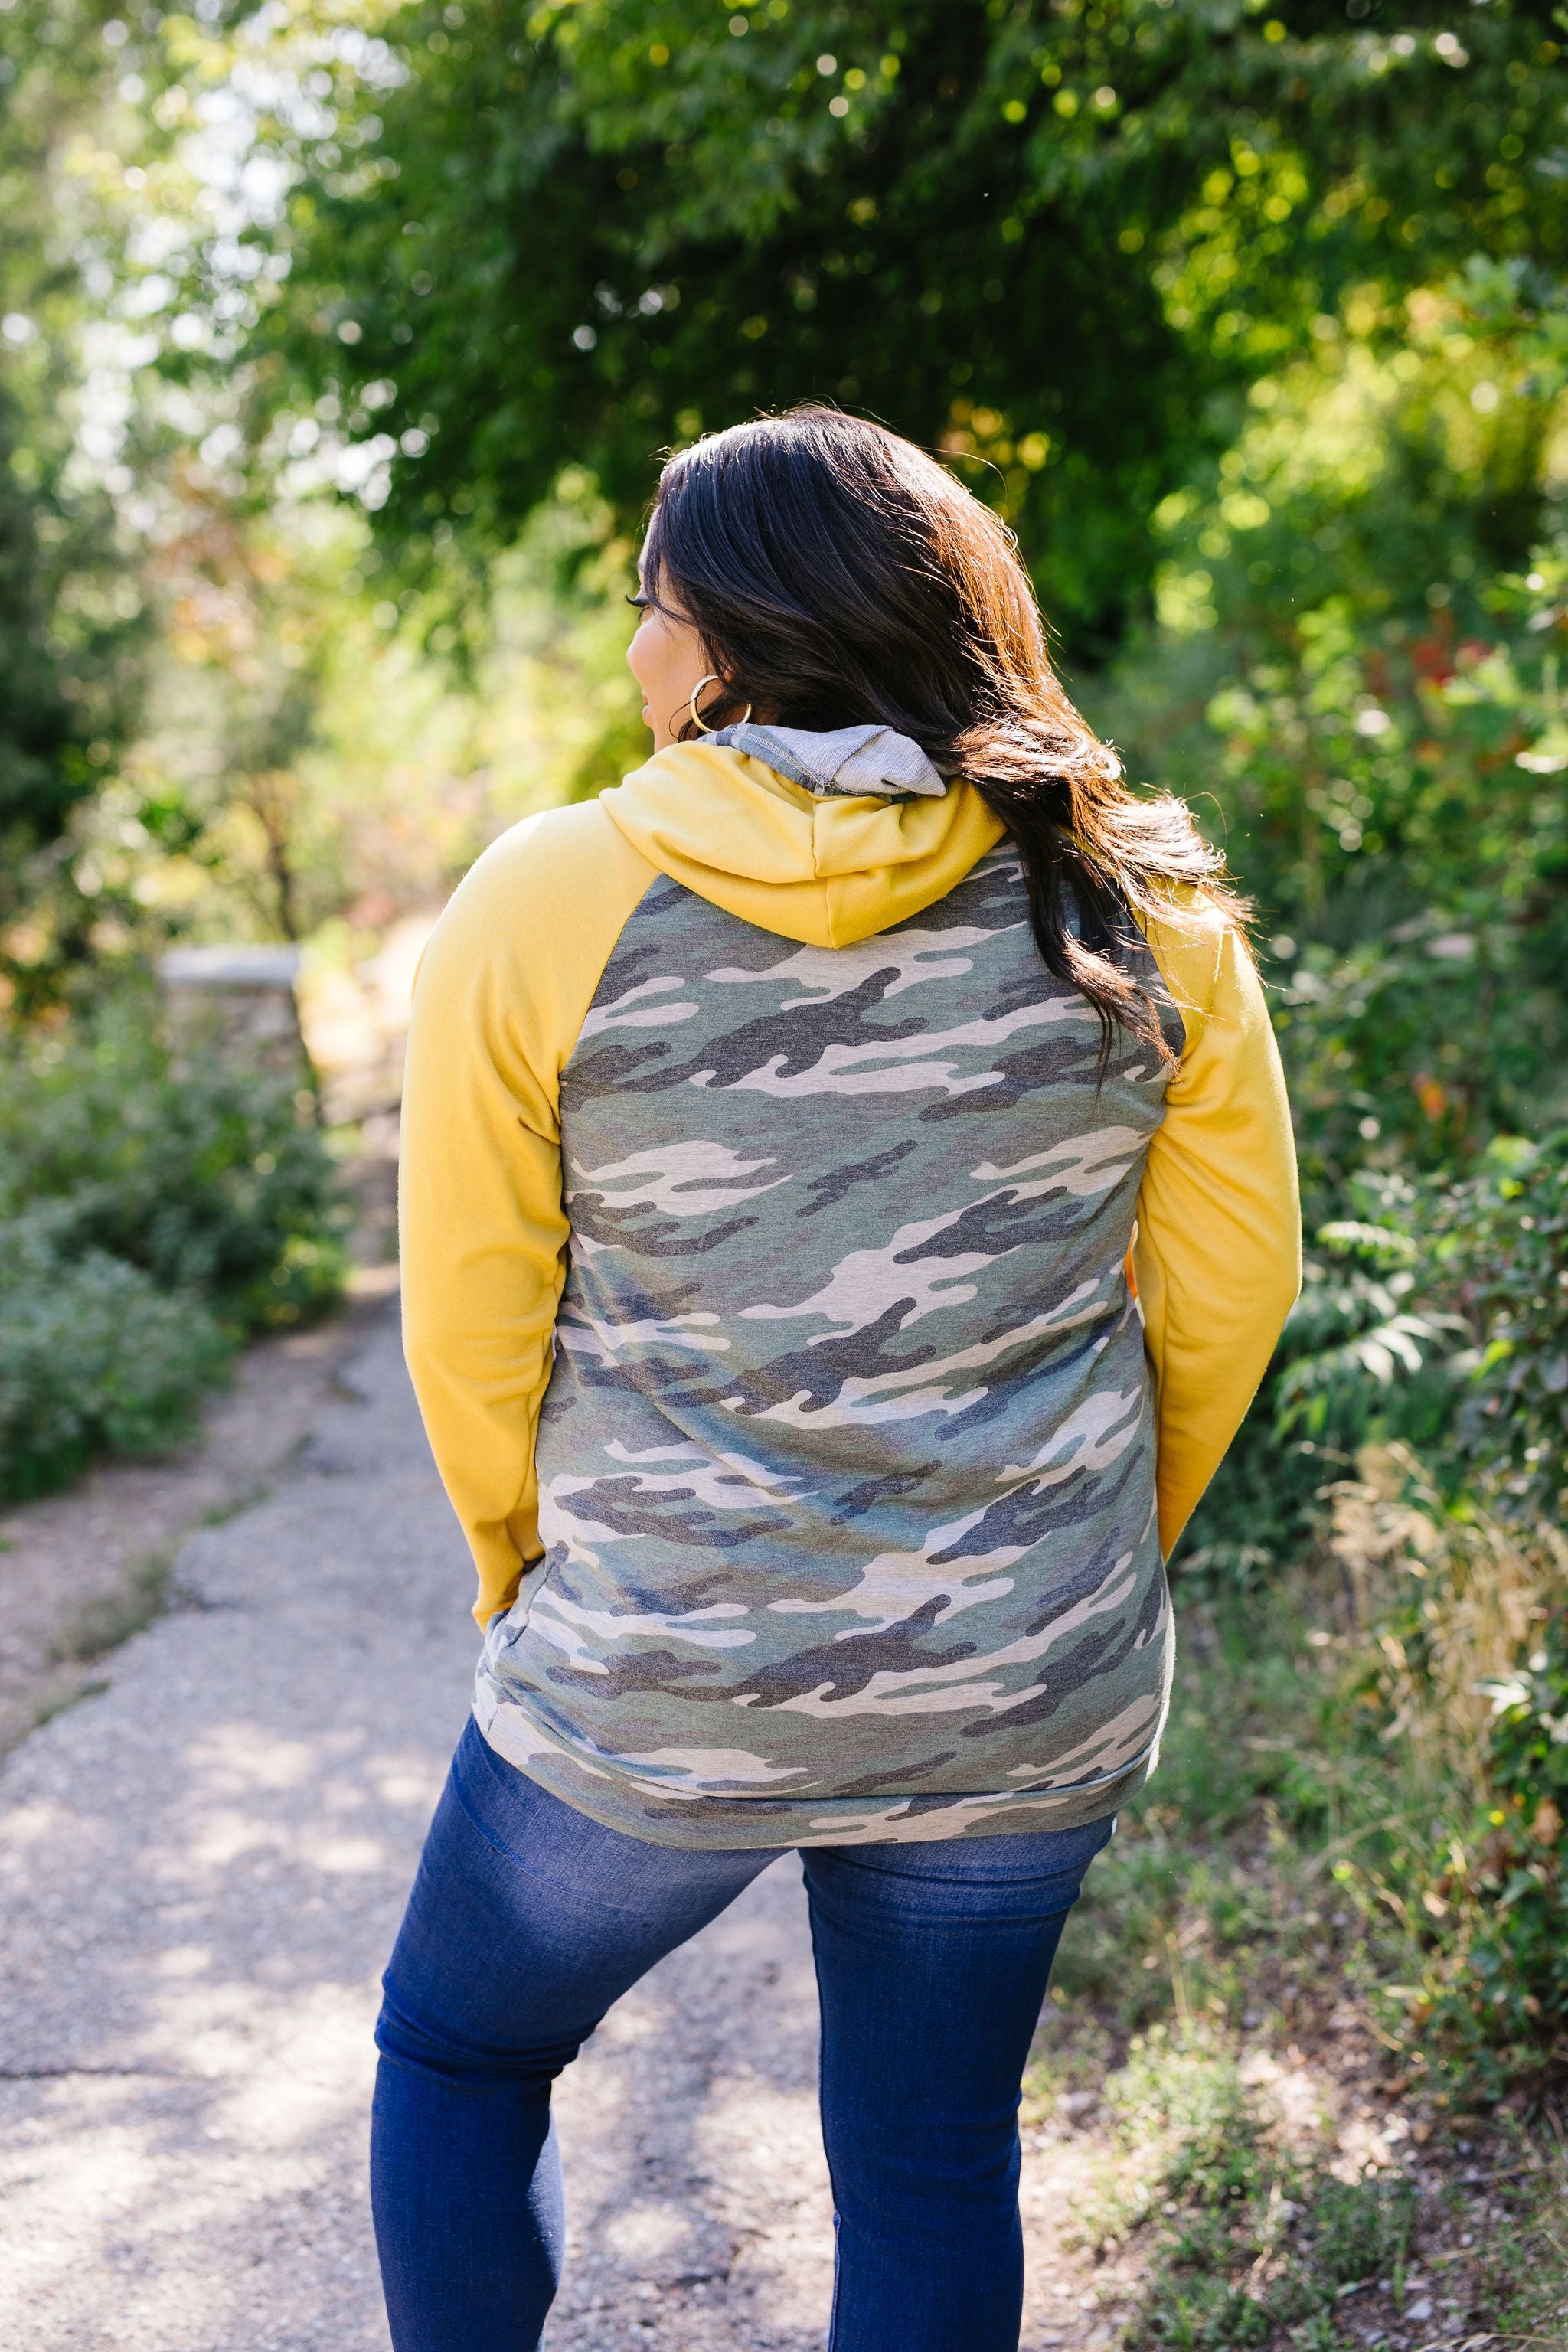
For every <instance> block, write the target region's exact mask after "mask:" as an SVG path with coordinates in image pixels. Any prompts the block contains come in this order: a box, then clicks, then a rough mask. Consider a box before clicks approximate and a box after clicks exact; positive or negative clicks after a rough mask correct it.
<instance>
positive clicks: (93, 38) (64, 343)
mask: <svg viewBox="0 0 1568 2352" xmlns="http://www.w3.org/2000/svg"><path fill="white" fill-rule="evenodd" d="M109 16H110V9H109V8H108V7H107V6H106V5H100V0H26V5H20V6H15V5H14V6H12V7H10V8H9V9H7V10H5V12H3V13H0V215H3V216H4V218H5V240H4V244H3V245H0V1008H3V1006H4V1004H5V1003H6V1002H7V1001H9V1000H10V999H11V998H12V997H13V996H15V995H17V994H19V995H20V997H21V1001H22V1003H23V1005H24V1007H26V1005H27V1004H28V1003H31V1002H33V1001H34V1000H35V999H36V998H38V997H40V996H43V995H47V993H48V992H50V990H51V988H52V987H53V985H54V984H55V982H56V981H57V979H58V974H59V973H60V971H62V970H63V969H64V968H65V967H67V966H68V965H69V964H71V963H72V962H73V961H79V960H80V959H81V957H82V956H83V955H84V953H86V952H87V951H89V949H90V943H91V942H90V933H91V928H92V917H93V909H92V908H91V907H90V905H89V904H88V903H87V902H86V901H84V900H83V899H82V898H81V897H80V895H79V893H78V892H77V891H76V890H75V889H74V887H73V886H72V877H71V874H70V869H69V864H68V859H65V858H62V857H61V856H59V854H58V851H59V844H60V839H61V835H62V834H63V832H64V830H65V828H66V826H67V824H68V820H69V817H70V814H71V812H72V810H73V809H74V808H76V807H77V806H78V805H79V803H82V802H83V801H85V800H86V799H87V798H88V797H89V795H90V793H92V792H93V791H94V790H95V788H96V787H97V785H98V783H99V782H100V780H101V778H102V776H103V774H104V772H105V771H106V770H107V769H108V768H109V766H110V761H111V760H112V757H113V753H114V751H115V749H116V747H117V746H118V745H119V743H121V741H122V740H124V737H125V735H126V733H127V732H128V731H129V728H130V725H131V723H132V719H133V715H134V682H135V653H136V649H137V639H138V635H139V630H138V623H139V617H140V614H141V608H142V595H141V592H140V587H139V583H138V582H137V580H136V578H135V576H134V570H133V567H132V564H131V563H130V562H129V560H128V554H127V551H126V548H125V546H124V545H123V543H122V541H121V536H120V533H119V530H118V527H117V522H116V517H115V513H114V508H113V502H112V499H111V498H110V495H109V494H108V492H107V490H106V488H105V485H104V483H103V481H102V480H101V478H95V477H94V475H93V474H92V473H91V472H90V471H89V470H86V469H84V468H83V467H82V465H81V464H80V462H79V447H78V446H77V435H76V431H75V425H76V421H77V420H76V416H75V413H74V407H73V399H74V395H75V394H77V393H78V391H79V382H80V378H81V375H82V373H84V370H83V364H82V353H81V350H80V338H81V333H82V330H83V326H84V322H85V314H86V311H87V309H88V301H87V297H86V294H85V289H84V287H83V284H82V280H81V276H80V272H79V261H80V258H81V251H80V247H81V244H82V243H83V242H85V232H84V226H83V222H82V220H81V217H80V213H81V207H80V205H79V204H78V202H77V201H76V194H75V189H74V186H73V182H72V177H71V174H70V173H69V171H68V168H67V163H66V153H67V150H68V143H69V142H70V140H71V138H72V137H73V136H74V135H75V134H76V133H77V132H78V131H79V130H80V129H81V126H82V124H83V122H84V121H85V120H87V119H88V118H89V116H90V114H91V112H92V110H93V109H94V107H95V105H96V104H97V103H98V101H99V99H100V90H101V87H102V84H103V81H104V79H105V77H106V74H107V69H108V65H109V61H110V52H109V51H108V50H106V49H105V48H104V47H102V46H101V44H100V32H101V28H102V26H103V25H104V23H105V21H106V19H107V18H108V17H109ZM73 247H74V248H75V249H74V250H73Z"/></svg>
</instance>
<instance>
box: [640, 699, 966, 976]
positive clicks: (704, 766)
mask: <svg viewBox="0 0 1568 2352" xmlns="http://www.w3.org/2000/svg"><path fill="white" fill-rule="evenodd" d="M599 805H600V807H601V808H602V809H603V810H604V812H605V815H606V816H607V817H609V818H610V819H611V820H612V822H613V823H614V824H615V827H616V831H617V833H620V834H622V835H625V837H626V840H627V841H629V842H630V843H631V845H632V846H633V847H634V848H635V849H637V850H640V851H641V853H642V855H643V856H645V857H646V858H647V861H648V863H649V865H651V866H658V870H659V872H660V873H661V874H668V876H669V877H670V878H671V879H672V880H673V881H676V882H680V883H683V884H684V885H685V887H687V889H689V890H694V891H695V892H696V894H697V896H698V897H699V898H706V899H708V900H709V901H710V904H711V905H713V906H715V907H722V908H723V909H724V911H725V913H726V914H729V915H738V916H739V917H740V918H741V919H742V922H747V923H755V924H756V925H757V927H758V928H759V929H762V930H764V931H775V932H777V933H778V934H779V936H780V937H781V938H784V939H786V940H801V941H802V942H803V943H804V944H805V945H806V946H808V947H816V948H843V947H851V946H853V944H854V943H855V941H856V940H866V939H869V938H870V937H871V935H872V933H873V932H876V931H885V930H887V929H889V927H890V926H891V925H892V924H894V923H901V922H904V921H906V920H907V919H908V918H909V917H910V916H911V915H918V914H919V913H920V912H921V909H922V908H926V907H930V906H932V905H934V904H935V902H936V900H937V899H938V898H945V896H946V894H947V893H948V891H950V890H951V889H952V888H953V887H955V886H956V885H957V884H958V883H960V882H962V881H963V877H964V876H965V875H966V874H967V873H968V872H969V870H970V868H971V866H974V865H975V864H977V863H978V861H979V860H980V859H981V858H982V857H984V855H985V853H986V851H987V850H988V849H994V847H995V845H996V844H997V842H998V841H1000V840H1001V838H1002V834H1003V827H1002V826H1001V824H998V822H997V820H996V818H995V817H994V815H993V814H992V813H991V811H990V810H989V809H988V808H987V807H986V805H985V803H984V801H983V800H982V799H981V797H980V794H979V793H977V792H976V791H975V789H974V787H973V784H971V783H969V782H966V781H965V780H964V779H963V777H959V778H958V779H956V780H955V782H952V784H950V785H949V786H948V789H947V791H946V792H945V793H942V797H941V799H940V800H939V799H936V798H934V797H932V798H928V799H918V800H898V801H888V800H882V799H879V798H878V797H876V796H874V795H872V794H866V795H863V796H857V797H856V798H854V799H848V798H837V797H834V796H831V795H829V796H827V797H826V798H821V799H819V798H817V797H816V795H814V794H813V793H808V792H807V791H806V790H805V787H804V786H803V785H800V784H793V783H791V782H789V781H788V780H787V779H786V778H785V777H784V776H780V775H775V774H774V772H773V769H771V768H768V767H764V766H763V762H762V761H760V760H753V759H751V758H748V756H747V755H746V753H745V752H743V751H734V750H732V749H731V747H730V746H729V745H728V744H722V743H675V744H672V745H671V746H670V748H669V749H668V751H658V752H656V753H655V754H654V757H653V758H652V759H651V760H649V761H647V764H646V765H645V766H643V767H641V768H636V769H634V770H633V772H632V773H631V774H630V775H629V776H628V777H627V778H626V781H625V782H624V783H621V784H617V785H616V787H615V788H614V790H612V791H610V792H607V793H601V795H600V798H599Z"/></svg>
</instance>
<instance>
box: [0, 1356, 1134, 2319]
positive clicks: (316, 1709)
mask: <svg viewBox="0 0 1568 2352" xmlns="http://www.w3.org/2000/svg"><path fill="white" fill-rule="evenodd" d="M345 1389H346V1393H345V1396H344V1401H343V1402H341V1403H339V1404H335V1405H334V1406H333V1407H332V1408H331V1410H330V1412H327V1413H326V1414H325V1415H324V1416H323V1418H322V1421H321V1424H320V1426H319V1427H318V1429H317V1431H316V1433H315V1434H314V1436H313V1437H312V1439H311V1441H310V1445H309V1447H308V1448H307V1450H306V1452H305V1453H304V1454H303V1455H302V1456H301V1457H300V1462H299V1465H298V1467H297V1469H296V1470H295V1471H294V1472H293V1473H291V1474H290V1475H289V1478H288V1479H287V1481H286V1482H285V1483H284V1484H283V1485H282V1486H280V1487H279V1490H278V1492H277V1493H276V1494H275V1496H273V1498H272V1499H271V1500H270V1501H269V1502H268V1503H267V1504H265V1505H264V1506H262V1507H259V1508H258V1509H256V1510H253V1511H251V1512H249V1513H247V1515H246V1516H245V1517H241V1518H237V1519H235V1520H232V1521H230V1522H229V1523H228V1524H227V1525H226V1526H223V1527H219V1528H209V1529H207V1530H205V1531H204V1532H203V1533H202V1534H201V1535H199V1536H197V1537H196V1538H195V1539H194V1540H193V1541H192V1542H191V1543H189V1544H188V1545H187V1546H186V1547H185V1549H184V1552H183V1553H182V1554H181V1557H180V1561H179V1568H178V1582H179V1586H180V1588H181V1590H182V1591H183V1592H184V1594H185V1595H186V1596H187V1601H186V1605H184V1606H182V1607H180V1608H179V1609H177V1610H176V1612H174V1613H173V1614H171V1615H170V1616H167V1617H165V1618H163V1620H162V1621H160V1622H158V1623H156V1624H154V1625H153V1627H152V1628H151V1629H150V1630H149V1631H148V1632H147V1633H143V1634H142V1635H140V1636H139V1637H138V1638H137V1639H136V1640H135V1641H133V1642H132V1643H130V1644H129V1645H128V1646H127V1647H126V1648H125V1649H124V1650H122V1651H121V1652H120V1653H119V1654H117V1656H116V1657H115V1658H114V1659H113V1660H112V1661H111V1662H110V1667H109V1668H108V1670H107V1671H108V1673H109V1675H110V1687H109V1689H108V1690H107V1691H106V1692H104V1693H103V1694H102V1695H101V1696H96V1697H92V1698H89V1699H88V1700H86V1701H85V1702H84V1703H83V1704H81V1705H80V1706H77V1707H76V1708H74V1709H72V1710H71V1711H69V1712H68V1713H67V1714H65V1715H63V1716H61V1717H58V1718H57V1719H56V1720H55V1721H54V1722H53V1723H51V1724H49V1725H48V1726H47V1727H45V1728H44V1729H43V1730H42V1731H40V1732H37V1733H36V1734H35V1735H34V1736H33V1738H31V1739H29V1740H27V1741H26V1742H25V1743H24V1745H23V1746H22V1747H21V1748H19V1749H18V1750H17V1751H16V1754H15V1755H14V1757H13V1758H12V1759H11V1761H10V1763H9V1765H8V1767H7V1768H6V1769H5V1774H4V1776H3V1777H0V2210H3V2211H4V2214H5V2222H4V2227H3V2231H0V2343H3V2344H5V2346H6V2347H10V2346H11V2345H13V2344H14V2345H16V2346H18V2347H21V2346H26V2347H27V2352H87V2347H100V2346H104V2347H107V2346H111V2345H126V2346H130V2347H135V2348H136V2352H384V2347H385V2345H386V2334H385V2327H384V2321H383V2318H382V2315H381V2309H380V2298H379V2294H378V2291H377V2287H376V2283H375V2267H374V2253H373V2250H372V2246H371V2240H370V2231H369V2221H368V2214H367V2210H366V2201H365V2192H364V2150H365V2138H366V2121H365V2119H366V2110H367V2105H368V2100H369V2092H370V2083H371V2074H372V2066H373V2053H372V2050H371V2043H370V2027H371V2022H372V2020H373V2018H374V2003H375V1982H376V1977H377V1974H378V1971H379V1969H380V1967H381V1964H382V1961H383V1960H384V1957H385V1953H386V1950H387V1948H388V1946H389V1944H390V1941H391V1937H392V1935H393V1932H394V1930H395V1926H396V1923H397V1918H398V1916H399V1913H400V1910H401V1906H402V1902H403V1897H404V1894H405V1889H406V1886H407V1884H408V1881H409V1878H410V1876H411V1875H412V1872H413V1867H414V1862H415V1858H416V1853H417V1851H418V1846H419V1841H420V1838H421V1836H422V1834H423V1832H424V1828H425V1823H426V1820H427V1818H428V1815H429V1811H430V1808H431V1805H432V1804H433V1802H434V1800H435V1797H436V1794H437V1790H438V1788H439V1785H440V1781H441V1777H442V1774H443V1772H444V1769H445V1766H446V1760H447V1755H448V1753H449V1750H450V1748H451V1746H452V1743H453V1741H454V1739H455V1738H456V1735H457V1733H458V1729H459V1728H460V1726H461V1723H462V1718H463V1711H464V1706H465V1704H466V1699H467V1693H468V1677H469V1672H470V1668H471V1663H472V1652H473V1633H472V1626H471V1622H470V1621H469V1619H468V1616H467V1614H466V1602H467V1599H468V1586H469V1572H468V1565H467V1562H466V1559H465V1558H464V1556H463V1554H462V1550H461V1546H460V1544H459V1542H458V1537H457V1534H456V1530H455V1528H454V1527H453V1524H452V1521H451V1517H450V1514H449V1512H448V1510H447V1505H446V1502H445V1500H444V1498H443V1496H442V1495H441V1492H440V1489H439V1486H438V1485H437V1480H436V1476H435V1473H434V1471H433V1469H432V1468H431V1466H430V1463H429V1460H428V1456H427V1454H426V1450H425V1446H424V1442H423V1439H422V1438H421V1436H420V1433H419V1430H418V1425H417V1421H416V1416H415V1413H414V1409H413V1403H412V1400H411V1398H410V1396H409V1394H408V1391H407V1387H406V1383H405V1379H404V1375H403V1370H402V1365H401V1362H400V1360H399V1357H398V1353H397V1346H396V1334H395V1325H394V1323H393V1321H392V1319H391V1318H390V1316H388V1317H387V1318H384V1320H383V1321H382V1322H381V1323H380V1324H379V1325H377V1326H376V1327H375V1328H374V1329H373V1332H372V1335H371V1337H370V1339H369V1340H368V1342H367V1344H366V1345H365V1347H364V1348H363V1350H362V1352H361V1353H360V1355H359V1356H358V1357H356V1358H355V1359H354V1360H353V1362H352V1363H351V1364H350V1365H349V1367H348V1369H347V1377H346V1382H345ZM815 2076H816V2000H815V1991H814V1988H813V1983H812V1977H811V1963H810V1952H809V1946H808V1941H807V1937H806V1932H805V1906H804V1897H803V1895H802V1891H801V1885H800V1874H799V1868H798V1864H796V1863H795V1860H794V1859H793V1858H785V1859H784V1860H782V1861H781V1862H779V1863H778V1864H776V1865H775V1866H774V1867H773V1869H771V1870H769V1871H768V1872H767V1873H766V1874H764V1875H763V1878H762V1879H760V1880H759V1881H758V1882H757V1883H756V1884H755V1885H753V1886H752V1888H751V1889H750V1890H749V1892H748V1893H747V1895H745V1896H743V1897H742V1900H741V1901H740V1902H739V1903H737V1904H736V1905H735V1906H733V1908H732V1909H731V1911H730V1912H729V1913H728V1914H726V1916H724V1917H723V1918H722V1919H721V1920H719V1921H717V1922H716V1923H715V1924H714V1926H713V1927H710V1928H709V1929H708V1930H707V1931H706V1932H705V1934H703V1935H702V1936H701V1937H698V1938H697V1940H696V1941H695V1942H694V1943H692V1944H691V1945H689V1947H688V1948H686V1949H685V1950H684V1951H682V1952H679V1953H677V1954H675V1955H674V1956H673V1957H672V1958H670V1959H669V1960H668V1961H666V1962H665V1963H664V1965H663V1966H662V1967H661V1968H659V1969H657V1970H655V1971H654V1973H653V1974H652V1975H651V1976H650V1977H648V1978H647V1979H646V1980H645V1981H644V1983H643V1984H642V1985H640V1986H638V1987H637V1989H636V1990H635V1991H634V1992H633V1993H632V1994H631V1995H629V1996H628V1998H627V1999H626V2000H625V2001H624V2002H622V2004H621V2005H620V2007H619V2008H618V2009H617V2010H616V2011H614V2012H613V2013H612V2015H611V2017H610V2018H609V2019H608V2020H607V2021H606V2023H605V2027H604V2028H603V2029H602V2031H601V2032H600V2033H599V2035H598V2036H597V2037H596V2039H595V2042H593V2043H592V2044H591V2045H590V2046H589V2049H588V2051H587V2052H586V2053H584V2058H583V2060H582V2061H581V2062H580V2063H579V2064H578V2065H577V2066H576V2067H575V2068H574V2070H572V2072H571V2074H569V2075H568V2077H567V2078H566V2081H565V2083H564V2084H563V2088H562V2091H561V2094H560V2098H559V2113H560V2116H561V2126H562V2136H563V2143H564V2146H565V2151H566V2159H567V2165H568V2172H569V2180H570V2186H571V2196H572V2225H573V2226H572V2248H571V2256H570V2262H569V2265H568V2271H567V2275H566V2281H565V2284H564V2287H563V2294H562V2297H561V2301H560V2304H559V2305H558V2306H557V2311H556V2315H555V2317H554V2319H553V2321H552V2327H551V2331H550V2344H551V2347H552V2352H605V2347H611V2346H620V2345H634V2346H649V2347H662V2352H753V2347H781V2352H813V2348H814V2347H818V2346H820V2344H821V2342H822V2336H823V2326H824V2320H825V2316H826V2305H827V2297H828V2292H829V2286H830V2281H831V2272H832V2232H831V2214H830V2207H829V2202H828V2197H827V2189H826V2170H825V2167H824V2164H823V2158H822V2149H821V2142H820V2138H819V2136H818V2131H817V2123H816V2096H815ZM1064 2161H1065V2158H1064V2151H1063V2150H1062V2149H1061V2148H1060V2147H1055V2148H1053V2149H1051V2150H1050V2151H1048V2154H1047V2155H1043V2156H1042V2158H1040V2160H1039V2164H1038V2166H1037V2167H1036V2168H1035V2169H1034V2170H1032V2171H1031V2172H1030V2174H1029V2176H1028V2178H1027V2180H1026V2220H1027V2224H1028V2230H1029V2237H1030V2247H1031V2262H1032V2267H1033V2271H1034V2273H1035V2287H1034V2291H1033V2294H1032V2304H1031V2317H1030V2321H1029V2324H1028V2326H1027V2327H1026V2334H1025V2344H1026V2347H1031V2352H1033V2347H1044V2346H1047V2345H1049V2344H1053V2343H1060V2344H1072V2345H1078V2344H1079V2343H1086V2344H1087V2343H1089V2342H1092V2341H1094V2340H1095V2338H1096V2335H1097V2333H1100V2332H1102V2331H1097V2329H1096V2324H1095V2319H1094V2315H1093V2314H1092V2313H1091V2312H1090V2311H1089V2309H1088V2308H1086V2307H1083V2306H1082V2305H1081V2302H1080V2298H1081V2291H1082V2289H1083V2286H1084V2281H1083V2278H1082V2276H1081V2275H1077V2276H1075V2275H1072V2274H1070V2273H1069V2270H1068V2266H1067V2265H1066V2264H1065V2263H1064V2261H1063V2259H1062V2258H1061V2257H1060V2256H1059V2254H1058V2251H1057V2249H1056V2248H1055V2245H1054V2240H1053V2229H1054V2223H1055V2221H1056V2220H1057V2219H1058V2217H1059V2215H1060V2213H1061V2212H1062V2210H1063V2207H1064V2204H1067V2203H1070V2195H1071V2185H1072V2184H1071V2178H1070V2168H1069V2169H1068V2171H1067V2172H1064V2171H1063V2169H1062V2168H1063V2165H1064ZM1047 2163H1048V2164H1049V2166H1050V2167H1051V2169H1052V2173H1053V2175H1054V2178H1053V2179H1051V2180H1050V2181H1049V2183H1048V2184H1047V2181H1046V2179H1045V2175H1044V2169H1043V2168H1044V2166H1045V2165H1046V2164H1047Z"/></svg>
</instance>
